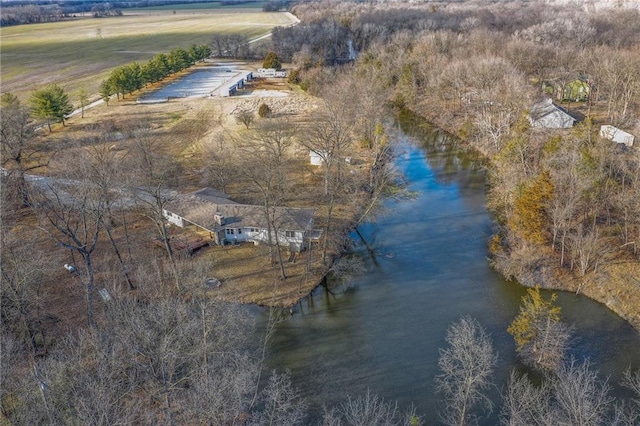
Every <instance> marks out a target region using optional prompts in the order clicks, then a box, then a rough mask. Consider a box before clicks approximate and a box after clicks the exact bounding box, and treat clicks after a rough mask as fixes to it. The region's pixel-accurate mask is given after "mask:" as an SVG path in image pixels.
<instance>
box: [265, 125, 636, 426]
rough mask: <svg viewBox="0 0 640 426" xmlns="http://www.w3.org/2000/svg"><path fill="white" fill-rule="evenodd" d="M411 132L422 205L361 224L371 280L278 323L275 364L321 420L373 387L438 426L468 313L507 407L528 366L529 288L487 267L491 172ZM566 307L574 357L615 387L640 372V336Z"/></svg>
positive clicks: (410, 156)
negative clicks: (512, 327)
mask: <svg viewBox="0 0 640 426" xmlns="http://www.w3.org/2000/svg"><path fill="white" fill-rule="evenodd" d="M405 124H406V123H405ZM405 124H403V125H402V126H399V127H398V128H397V129H396V132H397V133H396V134H394V144H395V145H394V146H395V148H396V152H397V154H398V159H397V162H396V166H397V167H398V168H399V170H400V171H401V172H403V173H404V174H405V175H406V176H407V180H408V182H409V189H410V190H411V191H415V192H416V193H417V194H419V195H418V196H417V198H416V199H415V200H411V201H409V200H404V201H394V200H389V201H388V202H387V203H386V206H385V207H386V209H385V210H386V212H387V214H385V215H384V216H382V217H378V218H377V222H376V223H365V224H363V225H362V226H361V227H360V228H359V232H360V234H362V236H363V238H364V239H366V241H367V243H368V245H369V247H368V248H367V247H365V246H364V245H363V244H362V243H359V240H358V239H357V238H355V237H354V243H355V248H354V250H353V254H352V255H354V256H360V257H361V258H362V259H363V260H364V261H365V263H366V264H367V266H368V272H367V273H366V274H364V275H363V276H359V277H356V278H354V279H353V281H352V283H351V284H352V286H351V287H349V288H348V289H347V290H345V291H343V292H340V293H338V294H331V293H328V292H326V291H325V290H324V289H323V288H320V289H318V290H317V291H316V292H315V294H314V295H313V297H312V298H310V299H309V300H307V301H304V302H303V303H301V304H300V305H299V306H298V307H297V309H296V313H295V314H294V315H293V316H292V317H291V318H290V319H288V320H286V321H284V322H282V323H280V324H279V326H278V330H277V332H276V335H275V337H274V339H273V341H272V343H271V347H270V357H269V360H268V362H269V366H270V367H272V368H277V369H280V370H283V369H289V370H290V371H291V374H292V376H293V380H294V383H295V385H296V386H298V387H299V388H300V389H301V391H302V393H303V395H304V396H305V397H306V398H307V399H308V400H309V402H310V403H311V408H312V410H313V412H314V413H315V415H319V413H320V412H321V407H322V405H323V404H328V405H331V404H335V403H337V402H340V401H342V400H344V399H346V397H347V395H354V396H355V395H360V394H363V393H365V392H366V391H367V389H370V390H371V391H372V392H374V393H377V394H379V395H380V396H382V397H384V398H388V399H394V400H396V399H397V400H398V401H399V402H400V404H401V405H402V406H403V407H407V406H409V405H410V404H414V405H415V406H416V408H417V410H418V412H419V413H420V414H421V415H423V416H425V417H426V420H427V421H428V422H429V423H431V422H433V421H437V417H436V415H435V401H436V396H435V394H434V388H433V383H434V382H433V379H434V377H435V375H436V374H437V360H438V356H439V353H438V348H440V347H442V346H443V345H444V337H445V333H446V328H447V327H448V326H449V324H450V323H451V322H453V321H456V320H458V319H459V318H460V317H461V316H463V315H471V316H473V317H475V318H477V319H478V321H479V322H480V323H481V324H482V325H483V326H484V327H485V328H486V329H487V330H488V331H489V332H490V333H491V335H492V338H493V341H494V345H495V348H496V350H497V351H498V352H499V364H498V371H497V373H496V383H497V384H498V387H497V388H495V389H494V391H493V395H492V397H494V398H495V399H496V400H498V398H499V389H500V387H502V386H503V385H504V383H505V382H506V379H507V377H508V374H509V372H510V371H511V369H512V368H513V367H519V368H521V366H519V365H518V363H517V360H516V359H515V351H514V344H513V340H512V338H511V337H510V336H509V335H508V334H507V332H506V328H507V326H508V324H509V323H510V322H511V321H512V319H513V318H514V316H515V315H516V314H517V312H518V306H519V302H520V298H521V297H522V295H523V294H524V293H525V291H526V290H525V289H524V288H523V287H521V286H519V285H518V284H516V283H511V282H507V281H505V280H503V279H502V278H501V277H500V276H498V275H497V274H496V273H495V272H494V271H493V270H492V269H490V268H489V266H488V264H487V261H486V256H487V251H486V241H487V239H488V237H489V236H490V226H491V219H490V217H489V215H488V213H487V212H486V209H485V194H484V186H485V167H484V165H483V163H482V161H481V160H479V159H478V158H477V157H476V156H474V155H468V154H464V153H463V152H461V151H460V150H459V149H458V148H457V147H456V142H452V141H451V140H450V139H449V137H448V136H446V135H443V134H442V133H441V132H437V131H429V130H428V129H425V128H424V127H420V128H415V126H414V127H411V126H409V127H406V125H405ZM403 126H404V127H403ZM560 304H561V306H562V307H563V310H564V314H565V317H566V319H567V320H568V321H569V322H570V323H572V324H574V327H575V329H576V336H577V346H576V348H575V350H574V351H573V354H574V355H576V356H579V357H590V358H591V359H592V360H593V361H594V363H595V365H596V367H597V368H599V369H600V370H601V372H602V373H603V374H604V375H605V376H606V375H612V380H617V379H618V378H619V375H620V372H621V371H622V370H624V369H625V368H627V367H628V366H629V365H630V364H633V365H635V366H636V367H638V368H640V337H639V336H638V334H637V333H636V332H635V331H633V330H632V329H631V328H630V327H629V326H628V325H627V324H626V323H625V322H623V321H622V320H621V319H620V318H618V317H617V316H615V315H614V314H612V313H611V312H609V311H608V310H606V309H605V308H604V307H602V306H601V305H599V304H597V303H594V302H592V301H590V300H587V299H584V298H582V297H577V296H575V295H571V294H563V295H561V297H560ZM498 411H499V410H496V412H495V413H494V415H493V417H491V418H490V419H488V420H487V422H486V423H487V424H495V423H496V420H497V417H496V416H497V413H498Z"/></svg>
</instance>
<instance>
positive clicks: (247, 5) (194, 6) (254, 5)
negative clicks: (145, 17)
mask: <svg viewBox="0 0 640 426" xmlns="http://www.w3.org/2000/svg"><path fill="white" fill-rule="evenodd" d="M265 3H267V1H262V0H260V1H253V2H242V3H238V4H223V2H222V1H211V2H206V3H186V4H173V5H172V4H166V5H162V6H148V7H145V8H140V9H138V8H132V9H127V12H129V11H134V10H135V11H140V12H148V11H156V10H164V11H174V10H175V11H178V10H185V9H189V10H198V11H207V10H212V9H214V10H220V9H237V10H247V11H248V10H253V11H258V10H262V6H263V5H264V4H265Z"/></svg>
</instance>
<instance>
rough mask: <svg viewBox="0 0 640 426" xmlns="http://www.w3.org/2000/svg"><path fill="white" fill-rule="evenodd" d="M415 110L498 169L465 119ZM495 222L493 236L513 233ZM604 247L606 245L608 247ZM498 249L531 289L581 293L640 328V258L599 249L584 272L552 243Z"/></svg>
mask: <svg viewBox="0 0 640 426" xmlns="http://www.w3.org/2000/svg"><path fill="white" fill-rule="evenodd" d="M414 114H415V115H416V117H419V118H420V119H423V120H426V122H428V123H433V124H434V125H435V126H437V127H439V128H441V129H443V130H444V131H446V132H448V133H450V134H452V135H455V137H457V138H458V139H459V140H460V142H461V145H462V146H466V147H467V149H473V150H474V151H476V152H478V153H479V155H482V156H483V157H484V158H486V159H487V160H488V167H489V171H490V174H491V173H495V172H496V155H495V153H491V152H488V151H487V149H483V147H484V148H486V147H487V146H488V145H486V144H478V143H474V142H473V141H472V140H470V139H469V138H468V137H467V133H468V123H465V121H464V119H463V117H461V116H460V117H456V116H453V117H452V116H450V115H446V114H445V115H443V114H428V113H425V114H422V115H421V114H418V113H414ZM443 117H444V118H443ZM563 132H564V133H563ZM566 133H567V131H560V134H565V135H566ZM636 155H637V153H636ZM494 190H495V188H492V187H490V188H489V192H491V191H494ZM490 210H491V211H492V213H493V215H494V217H500V216H504V212H502V211H498V210H496V209H495V208H494V209H490ZM494 225H495V234H494V235H497V236H498V238H500V237H499V236H500V235H504V234H507V233H508V232H509V231H510V230H509V229H508V225H507V223H506V222H502V223H498V222H495V223H494ZM548 226H551V224H548ZM607 244H615V242H607ZM602 248H603V249H604V246H602ZM498 251H499V252H498V253H492V258H491V264H492V265H493V266H494V268H495V269H496V270H497V271H498V272H500V273H501V274H502V275H503V276H505V277H506V278H508V279H514V280H516V281H518V282H519V283H520V284H522V285H524V286H527V287H533V286H536V285H539V286H541V287H542V288H545V289H549V290H559V291H567V292H572V293H576V294H582V295H584V296H586V297H589V298H591V299H593V300H595V301H596V302H599V303H601V304H603V305H605V306H606V307H607V308H608V309H610V310H611V311H613V312H615V313H616V314H617V315H619V316H620V317H622V318H623V319H625V320H626V321H628V322H629V323H630V324H631V325H632V326H633V327H634V328H636V329H637V330H640V308H639V307H640V262H639V261H638V259H637V258H636V257H634V256H633V255H632V254H630V253H628V252H624V251H622V252H619V253H618V254H617V255H616V256H612V255H611V253H610V252H604V254H602V253H594V254H592V256H598V257H600V256H601V257H602V259H601V262H600V263H599V264H597V266H596V267H593V268H589V269H588V270H587V271H586V272H585V273H584V275H581V273H580V272H578V271H577V270H576V269H572V267H567V264H569V265H571V264H573V262H571V263H569V262H568V261H567V259H566V257H567V254H566V253H565V259H564V265H563V266H560V264H561V256H562V253H561V252H560V251H559V250H552V249H551V248H550V244H549V245H533V244H531V243H526V244H512V245H509V244H507V243H505V241H504V238H502V240H501V243H500V248H499V250H498Z"/></svg>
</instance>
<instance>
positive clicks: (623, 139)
mask: <svg viewBox="0 0 640 426" xmlns="http://www.w3.org/2000/svg"><path fill="white" fill-rule="evenodd" d="M600 137H601V138H603V139H608V140H610V141H613V142H616V143H623V144H625V145H626V146H633V142H634V140H635V136H633V135H632V134H631V133H627V132H625V131H624V130H620V129H618V128H617V127H614V126H611V125H609V124H606V125H604V126H600Z"/></svg>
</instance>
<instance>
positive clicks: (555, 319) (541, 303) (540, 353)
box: [507, 286, 570, 371]
mask: <svg viewBox="0 0 640 426" xmlns="http://www.w3.org/2000/svg"><path fill="white" fill-rule="evenodd" d="M556 299H557V295H556V294H555V293H554V294H552V295H551V297H550V298H549V299H545V298H544V297H543V295H542V293H541V292H540V287H538V286H536V287H535V288H530V289H528V290H527V294H526V295H525V296H523V297H522V304H521V305H520V313H519V314H518V316H517V317H516V318H515V319H514V320H513V322H512V323H511V324H510V325H509V327H508V328H507V332H509V334H511V335H512V336H513V339H514V340H515V342H516V351H517V352H518V354H519V355H520V358H521V359H522V361H523V362H524V363H525V364H528V365H531V366H533V367H536V368H540V369H542V370H551V371H553V370H556V369H557V368H558V367H560V365H561V362H562V360H563V358H564V355H565V352H566V349H567V347H568V343H569V338H570V334H569V329H568V327H567V326H566V325H565V324H564V323H562V321H561V309H560V307H559V306H556V305H555V301H556Z"/></svg>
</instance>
